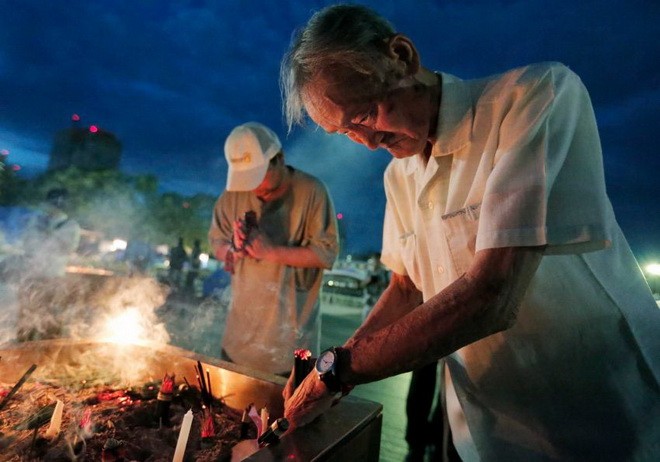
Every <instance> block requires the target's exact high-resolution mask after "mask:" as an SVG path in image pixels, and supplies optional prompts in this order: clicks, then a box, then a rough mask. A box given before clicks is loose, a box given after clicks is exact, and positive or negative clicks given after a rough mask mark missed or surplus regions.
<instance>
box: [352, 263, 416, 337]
mask: <svg viewBox="0 0 660 462" xmlns="http://www.w3.org/2000/svg"><path fill="white" fill-rule="evenodd" d="M421 303H422V294H421V292H419V291H418V290H417V288H416V287H415V286H414V284H413V282H412V281H411V280H410V278H409V277H408V276H403V275H400V274H396V273H393V274H392V278H391V279H390V283H389V284H388V286H387V287H386V288H385V290H384V291H383V293H382V294H381V296H380V297H379V298H378V301H377V302H376V304H375V305H374V307H373V309H372V310H371V313H369V316H368V317H367V319H365V321H364V322H363V323H362V325H361V326H360V327H359V328H358V329H357V330H356V331H355V333H354V334H353V335H352V337H351V339H350V340H349V342H350V341H354V340H355V339H357V338H359V337H361V336H364V335H366V334H369V333H371V332H375V331H377V330H379V329H382V328H383V327H385V326H388V325H390V324H391V323H393V322H395V321H397V320H399V319H400V318H401V317H403V316H405V315H406V314H408V313H409V312H410V311H412V310H414V309H415V307H417V306H419V305H420V304H421Z"/></svg>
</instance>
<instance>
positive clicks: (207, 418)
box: [201, 407, 215, 438]
mask: <svg viewBox="0 0 660 462" xmlns="http://www.w3.org/2000/svg"><path fill="white" fill-rule="evenodd" d="M201 420H202V426H201V433H202V438H211V437H212V436H215V427H214V426H213V415H212V414H211V410H210V409H209V408H206V407H205V408H203V409H202V415H201Z"/></svg>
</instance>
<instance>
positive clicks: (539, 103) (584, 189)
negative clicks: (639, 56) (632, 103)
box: [381, 63, 660, 460]
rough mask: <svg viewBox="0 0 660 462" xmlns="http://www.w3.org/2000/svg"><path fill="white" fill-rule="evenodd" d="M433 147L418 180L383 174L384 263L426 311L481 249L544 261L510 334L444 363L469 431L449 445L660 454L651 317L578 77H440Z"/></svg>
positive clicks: (518, 456) (519, 452)
mask: <svg viewBox="0 0 660 462" xmlns="http://www.w3.org/2000/svg"><path fill="white" fill-rule="evenodd" d="M437 133H438V134H439V138H438V139H437V141H436V143H435V144H434V146H433V150H432V155H431V157H430V159H429V161H428V163H427V164H426V165H424V163H423V162H422V161H421V158H420V157H419V156H416V157H412V158H405V159H395V160H393V161H392V162H391V164H390V165H389V166H388V169H387V171H386V172H385V192H386V195H387V208H386V212H385V224H384V231H383V250H382V257H381V258H382V262H383V263H384V264H385V265H387V266H388V267H389V268H390V269H392V270H393V271H394V272H396V273H399V274H404V275H408V276H409V277H410V278H411V279H412V281H413V282H414V283H415V285H416V287H417V288H418V289H419V290H420V291H421V292H422V293H423V296H424V300H428V299H429V298H431V297H432V296H434V295H435V294H437V293H438V292H440V291H441V290H442V289H444V288H445V287H447V286H448V285H449V284H451V283H452V282H453V281H454V280H456V279H457V278H458V277H459V276H460V275H461V274H463V273H464V272H465V271H466V270H467V268H468V267H469V265H470V264H471V262H472V259H473V257H474V254H475V252H477V251H479V250H481V249H487V248H498V247H518V246H539V245H545V246H547V252H546V256H545V257H544V258H543V260H542V262H541V264H540V267H539V269H538V270H537V273H536V274H535V276H534V278H533V280H532V282H531V285H530V288H529V289H528V292H527V295H526V297H525V300H524V302H523V304H522V306H521V308H520V311H519V315H518V318H517V321H516V325H515V326H514V327H512V328H511V329H508V330H507V331H504V332H500V333H497V334H494V335H492V336H489V337H487V338H485V339H482V340H479V341H477V342H475V343H473V344H471V345H468V346H466V347H464V348H462V349H461V350H459V351H457V352H456V353H454V354H452V355H451V356H450V357H448V358H447V364H448V367H449V369H450V371H451V378H452V381H453V385H454V388H455V390H456V395H457V397H458V399H459V401H460V407H457V408H456V407H455V408H453V409H449V411H450V412H453V413H454V416H453V419H454V421H455V422H457V421H459V420H460V419H461V418H465V419H466V421H467V424H468V427H469V433H465V432H461V431H460V430H458V429H456V431H455V432H454V438H455V440H456V443H457V447H458V449H459V452H460V453H461V456H462V457H463V458H464V459H465V460H545V459H552V458H575V459H582V460H584V459H589V458H590V457H591V458H598V457H602V456H605V455H607V456H608V457H610V460H614V459H616V460H623V459H624V458H626V457H631V456H632V455H639V454H640V453H641V452H640V451H656V452H649V453H648V454H653V455H655V454H656V453H658V452H660V447H659V446H658V444H657V443H656V442H655V441H654V438H653V436H654V435H655V436H656V437H657V435H658V434H659V431H660V397H659V396H658V392H657V387H658V378H659V377H660V354H658V352H659V351H660V340H659V339H660V335H659V334H658V332H659V330H660V311H658V309H657V306H656V304H655V302H654V300H653V297H652V296H651V294H650V291H649V290H648V286H646V283H645V281H644V279H643V277H642V274H641V272H640V270H639V268H638V266H637V264H636V262H635V260H634V257H633V255H632V253H631V251H630V249H629V247H628V244H627V243H626V241H625V238H624V237H623V235H622V233H621V231H620V229H619V227H618V225H617V223H616V221H615V218H614V214H613V211H612V207H611V205H610V202H609V200H608V198H607V195H606V191H605V182H604V174H603V166H602V155H601V147H600V141H599V136H598V130H597V127H596V122H595V118H594V114H593V110H592V107H591V102H590V100H589V96H588V94H587V91H586V90H585V88H584V86H583V85H582V83H581V81H580V80H579V78H578V77H577V76H576V75H575V74H574V73H572V72H571V71H570V70H568V69H567V68H566V67H564V66H562V65H560V64H556V63H549V64H548V63H546V64H539V65H532V66H528V67H524V68H520V69H515V70H512V71H510V72H507V73H506V74H503V75H500V76H496V77H491V78H486V79H481V80H475V81H461V80H459V79H457V78H456V77H453V76H450V75H447V74H443V86H442V103H441V107H440V113H439V120H438V132H437ZM640 370H642V372H641V373H640ZM649 382H650V383H654V384H655V387H656V389H655V391H653V390H651V389H650V388H648V385H647V384H648V383H649ZM460 414H464V416H463V415H460ZM576 414H577V415H576ZM649 417H653V419H652V422H651V423H650V424H649ZM450 419H451V416H450ZM623 422H625V424H624V423H623ZM452 428H453V429H454V426H452ZM654 432H655V433H654ZM656 439H657V438H656ZM654 444H655V446H653V445H654ZM652 446H653V448H652ZM584 447H587V449H584ZM611 457H614V459H611ZM643 460H647V459H643ZM649 460H650V459H649Z"/></svg>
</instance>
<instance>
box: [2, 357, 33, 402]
mask: <svg viewBox="0 0 660 462" xmlns="http://www.w3.org/2000/svg"><path fill="white" fill-rule="evenodd" d="M36 368H37V365H36V364H33V365H31V366H30V368H29V369H28V370H27V372H25V374H23V377H21V378H20V379H19V381H18V382H16V385H14V387H13V388H12V389H11V390H9V393H7V396H5V399H3V400H2V402H0V411H1V410H2V408H4V407H5V405H6V404H7V403H8V402H9V400H10V399H11V397H12V396H14V395H15V394H16V392H18V389H19V388H21V387H22V386H23V384H24V383H25V381H26V380H27V379H29V378H30V376H31V375H32V373H33V372H34V370H35V369H36Z"/></svg>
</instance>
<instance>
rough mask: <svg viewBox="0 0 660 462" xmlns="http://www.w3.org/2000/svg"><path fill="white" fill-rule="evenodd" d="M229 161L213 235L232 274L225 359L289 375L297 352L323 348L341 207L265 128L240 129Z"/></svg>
mask: <svg viewBox="0 0 660 462" xmlns="http://www.w3.org/2000/svg"><path fill="white" fill-rule="evenodd" d="M225 157H226V159H227V162H228V164H229V171H228V175H227V188H226V191H224V192H223V193H222V195H221V196H220V198H219V199H218V201H217V202H216V205H215V209H214V211H213V219H212V222H211V228H210V230H209V241H210V243H211V246H212V247H213V250H214V252H215V256H216V258H217V259H218V260H220V261H224V262H225V269H227V270H228V271H230V272H232V273H233V274H232V277H231V291H232V301H231V307H230V310H229V314H228V316H227V322H226V325H225V333H224V336H223V338H222V349H223V355H224V357H225V358H226V359H229V360H231V361H233V362H235V363H237V364H242V365H246V366H249V367H251V368H253V369H257V370H261V371H265V372H270V373H275V374H286V373H287V371H289V370H291V366H292V364H293V353H294V350H295V349H296V348H309V349H312V350H314V349H318V348H319V337H320V325H321V319H320V314H319V301H318V294H319V290H320V288H321V282H322V277H323V271H322V270H323V268H331V267H332V264H333V263H334V260H335V258H336V256H337V251H338V241H337V223H336V217H335V212H334V207H333V205H332V201H331V200H330V196H329V194H328V191H327V190H326V188H325V186H324V185H323V183H321V181H319V180H318V179H317V178H315V177H313V176H311V175H309V174H307V173H304V172H302V171H300V170H297V169H295V168H293V167H291V166H288V165H286V163H285V162H284V152H283V151H282V144H281V143H280V140H279V138H278V137H277V135H276V134H275V133H274V132H273V131H272V130H270V129H269V128H268V127H266V126H264V125H262V124H259V123H256V122H248V123H246V124H243V125H240V126H238V127H236V128H234V130H232V132H231V133H230V134H229V136H228V137H227V140H226V141H225ZM246 212H247V217H246ZM250 216H252V218H249V217H250ZM246 218H247V221H248V222H249V223H248V222H246ZM252 220H254V222H252Z"/></svg>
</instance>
